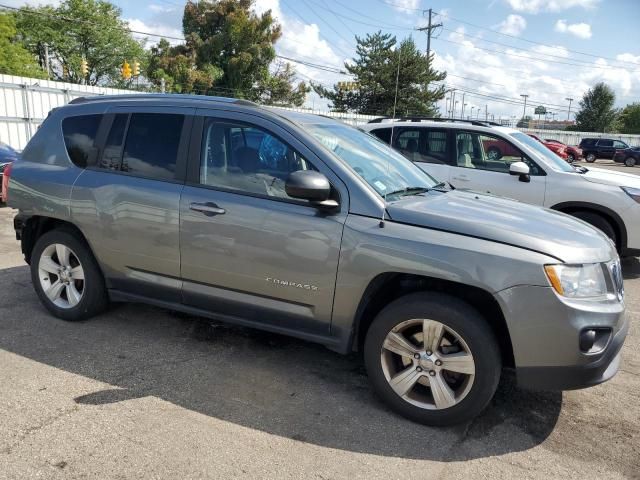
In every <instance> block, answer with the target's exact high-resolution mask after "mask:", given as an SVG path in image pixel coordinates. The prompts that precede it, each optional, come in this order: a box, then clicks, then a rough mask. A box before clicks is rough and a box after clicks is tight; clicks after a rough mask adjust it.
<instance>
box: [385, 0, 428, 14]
mask: <svg viewBox="0 0 640 480" xmlns="http://www.w3.org/2000/svg"><path fill="white" fill-rule="evenodd" d="M387 5H389V6H390V7H393V8H395V9H396V10H398V11H400V12H408V13H410V12H415V11H416V10H418V9H419V8H420V0H394V1H393V3H391V2H390V3H387Z"/></svg>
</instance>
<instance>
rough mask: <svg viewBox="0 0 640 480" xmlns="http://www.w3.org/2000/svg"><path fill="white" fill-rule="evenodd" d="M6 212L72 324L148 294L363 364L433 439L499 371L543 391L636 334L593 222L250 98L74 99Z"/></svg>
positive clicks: (33, 147)
mask: <svg viewBox="0 0 640 480" xmlns="http://www.w3.org/2000/svg"><path fill="white" fill-rule="evenodd" d="M98 132H100V133H98ZM237 133H240V135H237ZM243 134H246V135H243ZM243 137H244V138H247V139H251V141H250V142H245V141H244V140H243ZM445 137H447V138H449V137H448V136H447V135H445ZM527 138H528V137H527ZM532 141H533V140H532ZM232 145H233V148H232ZM513 169H514V170H516V169H518V170H519V171H520V172H521V173H520V177H521V178H524V177H525V176H526V175H527V174H526V173H525V170H527V169H528V168H527V165H525V164H523V163H521V162H520V163H518V164H516V165H514V167H513ZM523 185H524V184H523ZM9 205H10V206H11V207H13V208H16V209H17V210H18V214H17V216H16V217H15V220H14V225H15V230H16V234H17V237H18V239H20V241H21V245H22V251H23V253H24V255H25V259H26V261H27V262H28V263H29V264H30V266H31V278H32V281H33V286H34V289H35V291H36V294H37V295H38V297H39V298H40V300H41V301H42V303H43V305H44V306H45V307H46V308H47V309H48V310H49V311H50V312H51V313H52V314H53V315H55V316H57V317H58V318H61V319H64V320H69V321H75V320H83V319H86V318H89V317H92V316H94V315H97V314H99V313H100V312H102V311H104V309H105V308H106V307H107V305H108V303H109V302H110V301H113V302H117V301H134V302H145V303H150V304H153V305H157V306H161V307H166V308H171V309H174V310H178V311H184V312H189V313H191V314H196V315H202V316H206V317H211V318H214V319H217V320H222V321H226V322H230V323H237V324H240V325H244V326H248V327H256V328H261V329H264V330H268V331H272V332H277V333H282V334H288V335H292V336H295V337H299V338H302V339H305V340H308V341H313V342H319V343H321V344H324V345H326V346H327V347H329V348H331V349H333V350H336V351H338V352H340V353H348V352H351V351H352V350H354V349H355V350H363V356H364V362H365V366H366V369H367V372H368V374H369V378H370V380H371V383H372V385H373V387H374V389H375V391H376V392H377V393H378V395H379V396H380V397H381V398H382V399H383V400H385V401H386V403H387V404H388V405H389V406H390V407H391V408H392V409H393V410H395V411H397V412H399V413H400V414H402V415H404V416H406V417H408V418H411V419H413V420H416V421H419V422H424V423H427V424H432V425H446V424H451V423H456V422H461V421H465V420H468V419H470V418H472V417H474V416H475V415H477V414H478V413H479V412H480V411H481V410H482V409H483V408H484V407H485V406H486V405H487V404H488V402H489V401H490V400H491V398H492V396H493V394H494V392H495V390H496V387H497V385H498V381H499V379H500V375H501V369H502V367H503V366H511V367H515V370H516V374H517V378H518V381H519V382H520V383H521V384H522V385H524V386H528V387H532V388H544V389H566V388H580V387H586V386H590V385H595V384H597V383H601V382H604V381H606V380H608V379H609V378H611V377H612V376H613V375H614V374H615V373H616V371H617V369H618V366H619V363H620V349H621V346H622V344H623V341H624V338H625V335H626V333H627V330H628V328H629V326H628V325H629V324H628V321H627V320H625V316H624V309H625V307H624V291H623V283H622V276H621V271H620V262H619V258H618V255H617V253H616V251H615V248H614V246H613V244H612V243H611V242H610V241H609V240H608V239H607V238H606V236H604V235H603V234H601V233H600V232H598V231H597V230H595V229H593V228H592V227H591V226H589V225H587V224H585V223H584V222H580V221H578V220H575V219H573V218H571V217H569V216H567V215H564V214H562V213H560V212H553V211H550V210H545V209H542V208H539V207H535V206H532V205H526V204H523V203H519V202H513V201H510V200H507V199H503V198H498V197H495V196H488V195H481V194H477V193H470V192H465V191H463V190H452V189H450V188H448V187H447V186H446V185H445V184H441V183H438V181H436V180H434V179H433V178H432V177H431V176H429V175H428V174H426V173H425V172H424V171H422V170H421V169H420V168H418V167H417V166H416V165H415V164H413V163H412V162H410V161H408V160H407V159H406V158H404V157H403V156H402V155H399V154H397V153H396V152H395V151H394V150H392V149H391V148H389V147H388V146H387V145H384V144H383V143H381V142H380V141H379V140H377V139H376V138H374V137H373V136H371V135H368V134H366V133H364V132H362V131H359V130H358V129H356V128H353V127H350V126H347V125H344V124H342V123H340V122H337V121H335V120H332V119H329V118H325V117H319V116H314V115H309V114H303V113H296V112H289V111H285V110H278V109H267V108H262V107H259V106H257V105H255V104H252V103H250V102H247V101H244V100H234V99H223V98H215V97H202V96H186V95H185V96H182V95H180V96H173V95H157V94H156V95H134V96H113V97H109V96H104V97H97V98H89V99H76V100H73V101H72V102H71V104H70V105H67V106H65V107H61V108H59V109H56V110H54V111H53V112H52V113H51V114H50V115H49V117H48V118H47V119H46V120H45V121H44V123H43V124H42V126H41V127H40V129H39V130H38V131H37V133H36V134H35V136H34V137H33V138H32V139H31V141H30V142H29V144H28V145H27V147H26V148H25V150H24V152H23V153H22V156H21V159H20V160H18V161H17V162H14V164H13V168H12V170H11V175H10V179H9ZM299 373H300V372H299V369H296V367H295V366H292V368H291V374H292V375H297V374H299Z"/></svg>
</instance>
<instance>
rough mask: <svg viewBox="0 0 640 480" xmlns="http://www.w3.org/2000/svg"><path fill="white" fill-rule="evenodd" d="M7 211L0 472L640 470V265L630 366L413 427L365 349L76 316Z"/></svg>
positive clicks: (633, 274)
mask: <svg viewBox="0 0 640 480" xmlns="http://www.w3.org/2000/svg"><path fill="white" fill-rule="evenodd" d="M11 220H12V212H11V211H10V210H9V209H7V208H0V252H1V253H0V479H5V478H6V479H23V478H29V479H30V478H47V479H48V478H53V479H55V478H65V479H67V478H68V479H76V478H78V479H80V478H96V479H111V478H113V479H124V478H141V479H147V478H148V479H154V478H180V479H191V478H193V479H195V478H224V479H229V478H278V479H284V478H320V479H339V478H350V479H352V478H367V479H377V478H380V479H382V478H384V479H395V478H402V479H403V480H406V479H410V478H420V479H424V478H438V479H454V478H455V479H458V478H510V479H511V478H543V477H544V478H580V479H588V478H605V477H606V478H608V479H619V478H640V473H639V472H640V454H639V453H638V451H637V446H638V445H639V444H640V407H639V406H638V405H639V400H640V348H639V347H640V338H639V326H638V325H639V323H640V262H639V261H638V260H637V259H633V260H627V261H625V262H624V274H625V278H626V280H625V287H626V291H627V309H628V310H627V311H628V315H629V317H630V318H631V322H632V324H631V330H630V333H629V336H628V338H627V341H626V344H625V347H624V351H623V361H622V367H621V371H620V372H619V373H618V375H617V376H616V377H615V378H614V379H613V380H611V381H610V382H608V383H605V384H604V385H600V386H597V387H594V388H591V389H587V390H579V391H571V392H564V393H559V392H529V391H525V390H521V389H519V388H518V387H517V386H516V385H515V382H514V380H513V378H512V375H511V374H509V372H505V375H504V377H503V380H502V382H501V384H500V387H499V390H498V393H497V395H496V397H495V399H494V400H493V402H492V404H491V406H490V407H489V408H488V409H487V411H485V412H484V414H483V415H482V416H480V417H478V418H477V419H475V420H474V421H472V422H469V423H467V424H465V425H460V426H457V427H454V428H446V429H437V428H429V427H425V426H421V425H417V424H414V423H411V422H409V421H407V420H404V419H402V418H399V417H397V416H396V415H394V414H392V413H391V412H389V411H388V410H387V409H386V408H385V407H384V405H382V404H381V402H379V401H378V400H377V399H376V398H375V396H374V395H373V393H372V392H371V390H370V388H369V385H368V382H367V378H366V376H365V374H364V368H363V366H362V363H361V361H360V359H359V357H358V356H357V355H352V356H349V357H342V356H340V355H337V354H335V353H333V352H330V351H329V350H326V349H324V348H323V347H320V346H317V345H313V344H309V343H305V342H302V341H298V340H295V339H291V338H287V337H283V336H279V335H273V334H268V333H264V332H258V331H253V330H248V329H244V328H238V327H232V326H225V325H221V324H217V323H215V322H211V321H209V320H205V319H200V318H196V317H191V316H188V315H183V314H178V313H174V312H169V311H166V310H161V309H157V308H152V307H148V306H143V305H133V304H125V305H117V306H114V307H113V308H111V310H110V311H109V312H107V313H106V314H104V315H101V316H100V317H98V318H95V319H93V320H90V321H87V322H81V323H75V324H72V323H66V322H62V321H59V320H56V319H54V318H52V317H51V316H50V315H48V314H47V313H46V311H45V310H44V308H43V307H41V305H40V303H39V302H38V300H37V298H36V295H35V293H34V292H33V290H32V287H31V280H30V276H29V270H28V268H27V266H26V265H25V264H24V262H23V260H22V257H21V255H20V252H19V244H18V242H16V241H15V238H14V236H13V229H12V225H11Z"/></svg>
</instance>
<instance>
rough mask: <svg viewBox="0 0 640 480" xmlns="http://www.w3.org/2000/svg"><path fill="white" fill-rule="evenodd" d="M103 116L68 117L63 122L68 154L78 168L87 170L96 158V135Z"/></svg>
mask: <svg viewBox="0 0 640 480" xmlns="http://www.w3.org/2000/svg"><path fill="white" fill-rule="evenodd" d="M101 119H102V115H81V116H78V117H68V118H65V119H64V120H63V121H62V134H63V135H64V144H65V146H66V147H67V153H68V154H69V158H70V159H71V161H72V162H73V163H74V164H75V165H77V166H78V167H81V168H85V167H86V166H87V164H88V163H93V162H94V161H95V158H96V154H97V149H96V147H95V141H96V134H97V133H98V127H99V126H100V120H101Z"/></svg>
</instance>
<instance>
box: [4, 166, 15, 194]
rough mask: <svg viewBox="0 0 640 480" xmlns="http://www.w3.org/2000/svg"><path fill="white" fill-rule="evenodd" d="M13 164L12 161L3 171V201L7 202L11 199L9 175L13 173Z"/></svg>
mask: <svg viewBox="0 0 640 480" xmlns="http://www.w3.org/2000/svg"><path fill="white" fill-rule="evenodd" d="M12 165H13V164H12V163H10V164H9V165H7V166H6V167H4V171H3V172H2V201H3V202H4V203H7V201H8V200H9V176H10V175H11V166H12Z"/></svg>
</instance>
